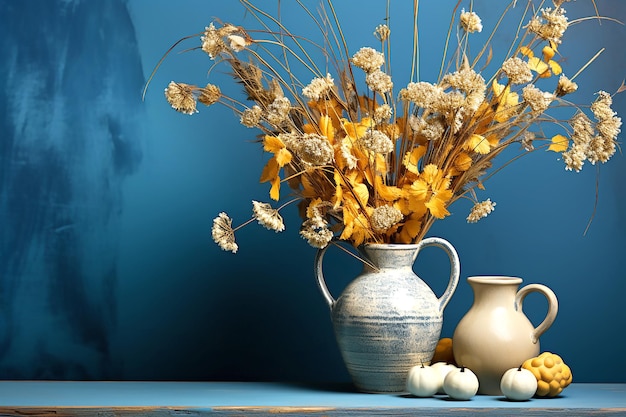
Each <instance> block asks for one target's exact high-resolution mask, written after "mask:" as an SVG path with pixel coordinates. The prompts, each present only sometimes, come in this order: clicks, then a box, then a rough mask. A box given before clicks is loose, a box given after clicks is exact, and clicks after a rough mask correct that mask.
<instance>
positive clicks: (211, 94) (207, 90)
mask: <svg viewBox="0 0 626 417" xmlns="http://www.w3.org/2000/svg"><path fill="white" fill-rule="evenodd" d="M221 96H222V92H221V91H220V88H219V87H218V86H216V85H214V84H207V85H206V87H204V88H201V89H200V95H199V96H198V101H199V102H200V103H202V104H204V105H206V106H210V105H211V104H215V103H217V101H218V100H219V99H220V97H221Z"/></svg>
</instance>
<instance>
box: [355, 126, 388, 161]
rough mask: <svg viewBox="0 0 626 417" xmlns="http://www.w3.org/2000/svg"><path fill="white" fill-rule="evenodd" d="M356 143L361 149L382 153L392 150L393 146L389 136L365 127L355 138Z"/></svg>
mask: <svg viewBox="0 0 626 417" xmlns="http://www.w3.org/2000/svg"><path fill="white" fill-rule="evenodd" d="M357 143H358V144H359V146H361V147H362V148H363V149H367V150H368V151H370V152H374V153H379V154H383V155H385V154H388V153H389V152H392V151H393V148H394V146H393V142H392V140H391V139H390V138H389V136H387V135H386V134H384V133H383V132H381V131H380V130H375V129H367V131H366V132H365V134H364V135H363V136H361V137H360V138H359V139H358V140H357Z"/></svg>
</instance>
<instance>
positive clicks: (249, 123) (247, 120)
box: [240, 104, 263, 127]
mask: <svg viewBox="0 0 626 417" xmlns="http://www.w3.org/2000/svg"><path fill="white" fill-rule="evenodd" d="M261 116H263V109H261V107H259V106H257V105H256V104H255V105H254V106H252V107H250V108H249V109H245V110H244V111H243V113H241V119H240V121H241V124H242V125H244V126H245V127H257V126H258V125H259V122H260V121H261Z"/></svg>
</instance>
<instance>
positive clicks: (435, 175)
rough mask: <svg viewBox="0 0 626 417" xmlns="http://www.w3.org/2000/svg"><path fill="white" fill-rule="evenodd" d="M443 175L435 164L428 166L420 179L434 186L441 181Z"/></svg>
mask: <svg viewBox="0 0 626 417" xmlns="http://www.w3.org/2000/svg"><path fill="white" fill-rule="evenodd" d="M442 175H443V174H442V173H441V172H440V171H439V168H437V165H435V164H428V165H426V166H425V167H424V170H423V171H422V172H421V174H420V177H422V178H423V179H424V181H426V182H427V183H428V184H432V183H434V182H435V181H437V180H439V179H440V178H441V176H442Z"/></svg>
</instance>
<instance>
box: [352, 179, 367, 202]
mask: <svg viewBox="0 0 626 417" xmlns="http://www.w3.org/2000/svg"><path fill="white" fill-rule="evenodd" d="M353 191H354V195H355V196H356V198H358V199H359V201H360V202H361V204H363V205H364V206H365V205H366V204H367V200H369V198H370V192H369V191H368V190H367V185H365V184H357V185H355V186H354V187H353Z"/></svg>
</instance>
